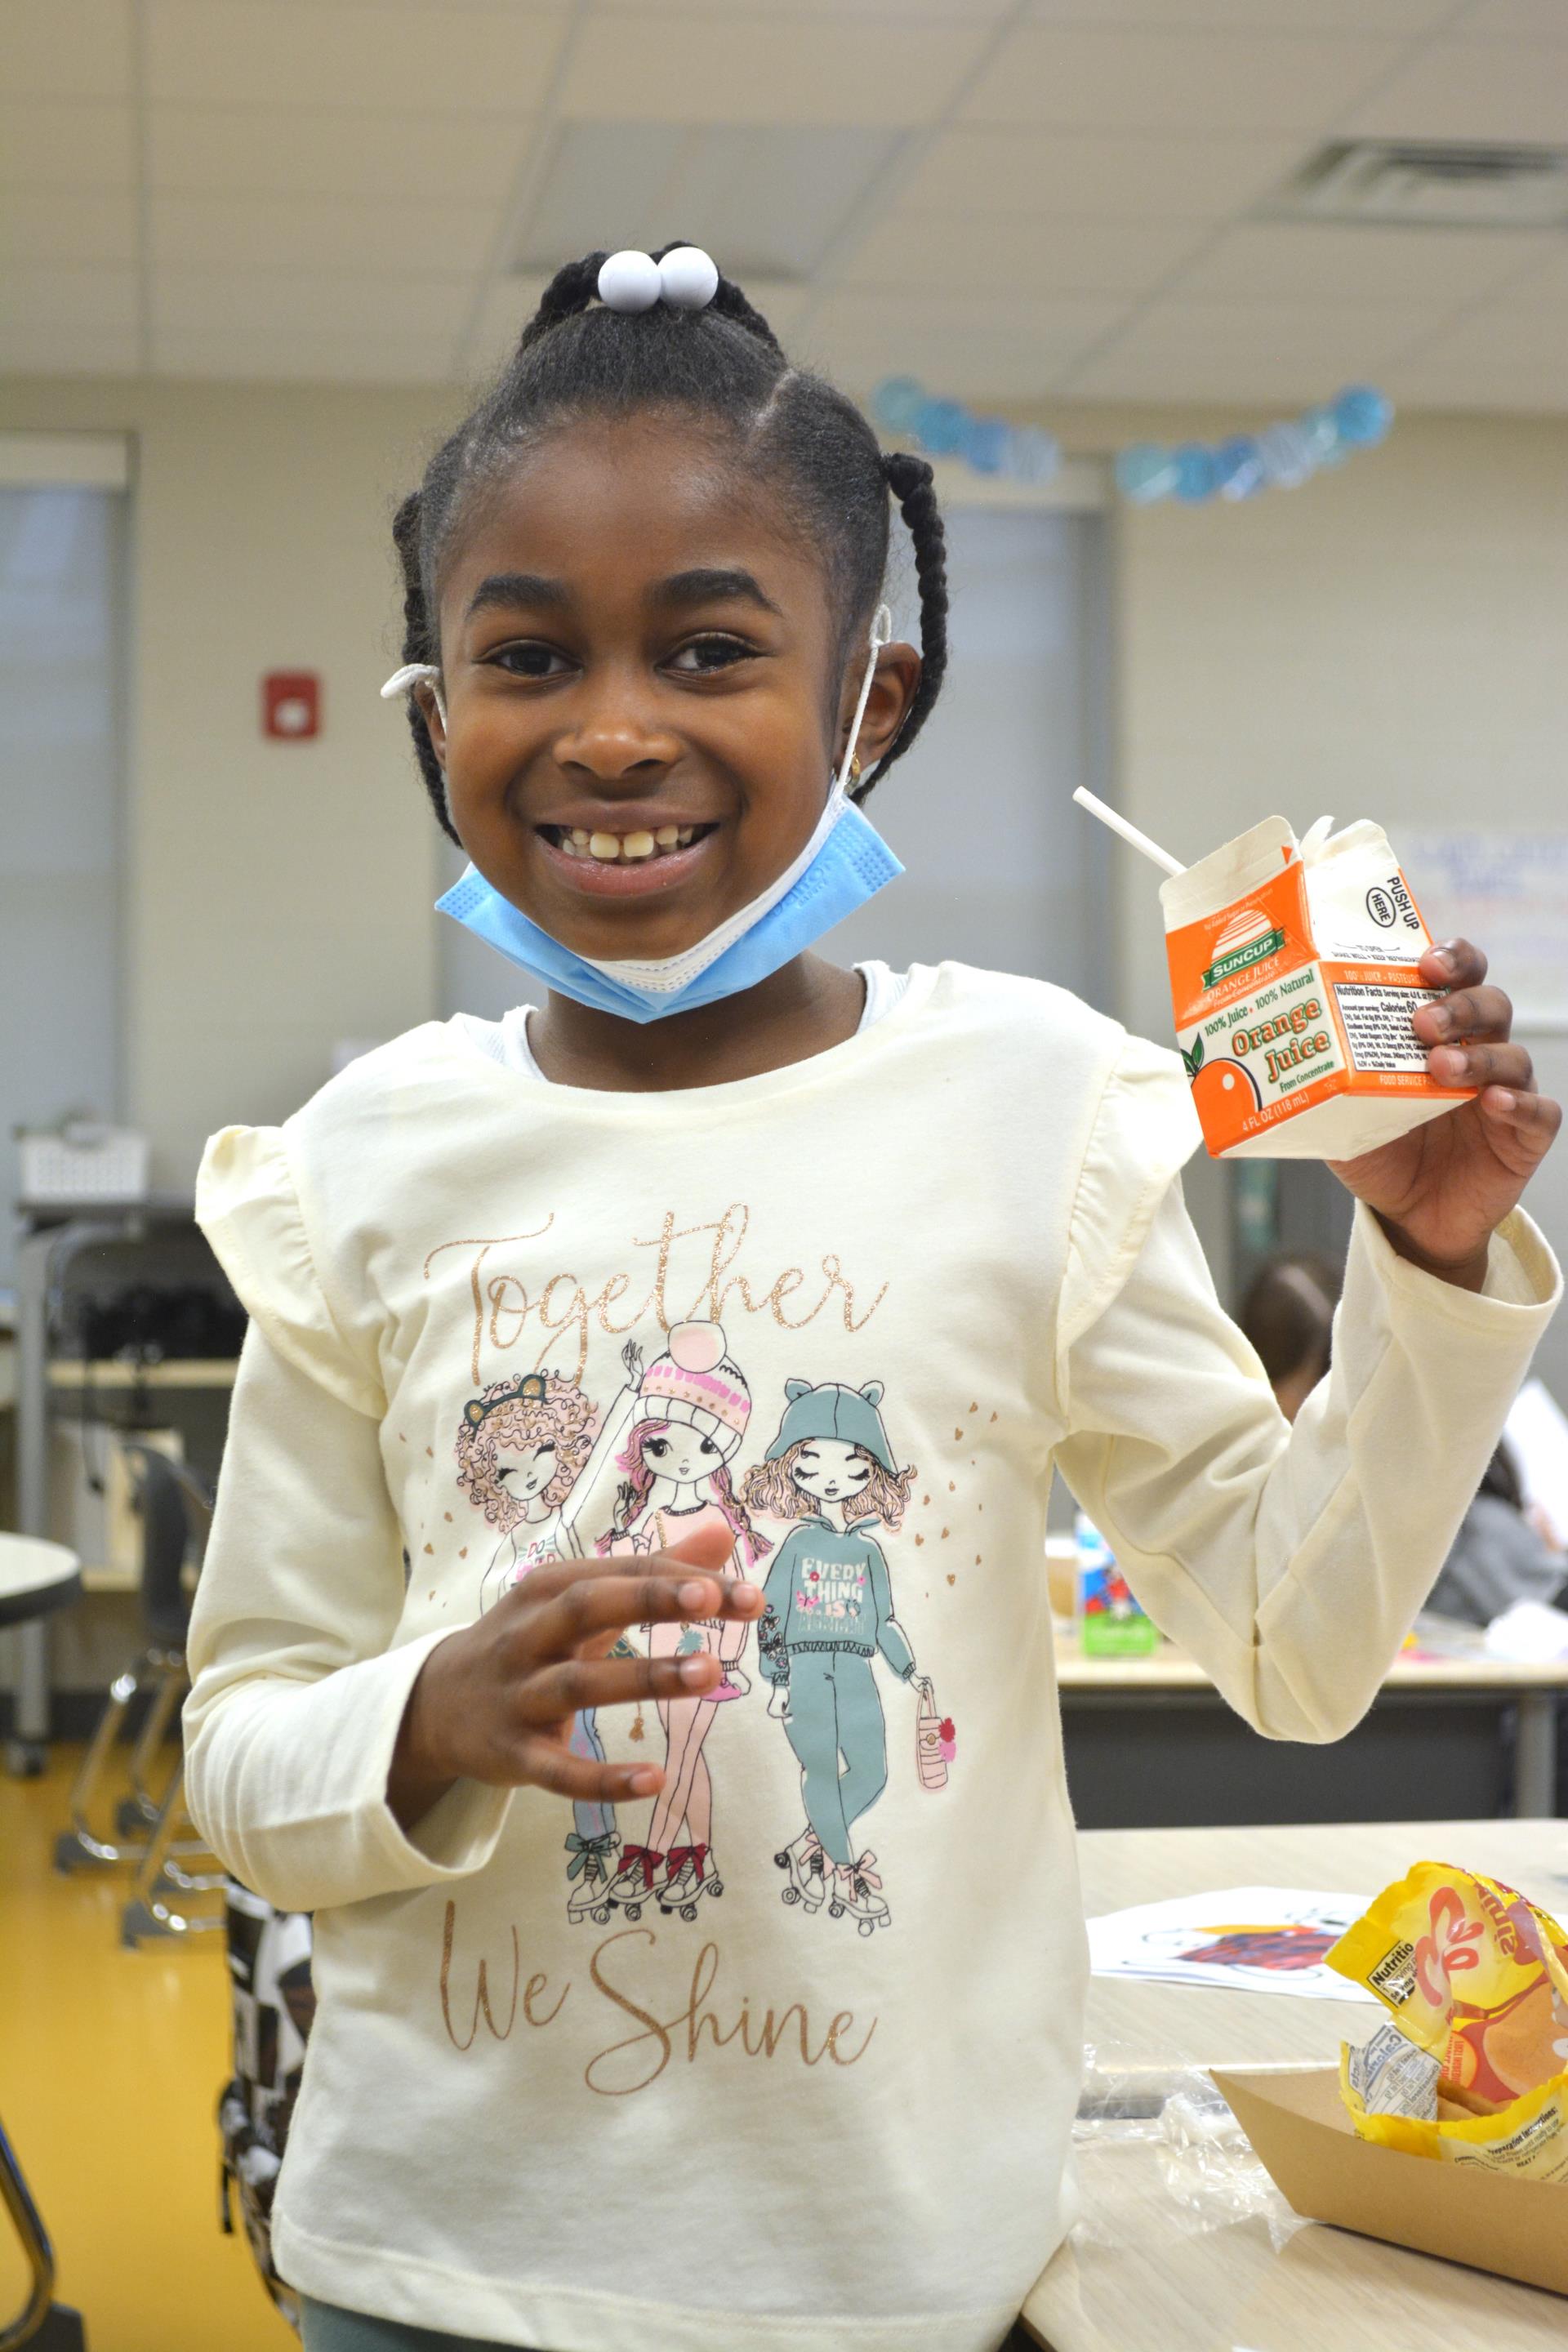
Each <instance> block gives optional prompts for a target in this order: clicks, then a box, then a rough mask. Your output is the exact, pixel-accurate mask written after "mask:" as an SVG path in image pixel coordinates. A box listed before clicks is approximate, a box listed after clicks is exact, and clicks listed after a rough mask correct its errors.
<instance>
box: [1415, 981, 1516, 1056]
mask: <svg viewBox="0 0 1568 2352" xmlns="http://www.w3.org/2000/svg"><path fill="white" fill-rule="evenodd" d="M1412 1026H1413V1027H1414V1029H1415V1034H1416V1035H1417V1036H1418V1037H1419V1038H1420V1040H1421V1042H1422V1044H1423V1045H1447V1044H1450V1043H1451V1042H1453V1041H1454V1040H1455V1039H1457V1038H1460V1037H1496V1038H1505V1037H1507V1036H1508V1034H1509V1033H1510V1030H1511V1029H1512V1027H1513V1000H1512V999H1511V997H1510V996H1509V995H1508V994H1507V993H1506V992H1505V991H1504V990H1502V989H1500V988H1479V987H1478V988H1457V989H1455V990H1454V991H1453V992H1451V993H1450V994H1449V995H1447V996H1445V997H1442V998H1440V999H1439V1001H1438V1002H1437V1003H1436V1004H1419V1005H1417V1006H1416V1008H1415V1013H1414V1014H1413V1016H1412Z"/></svg>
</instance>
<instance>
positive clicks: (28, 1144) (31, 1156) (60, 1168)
mask: <svg viewBox="0 0 1568 2352" xmlns="http://www.w3.org/2000/svg"><path fill="white" fill-rule="evenodd" d="M16 1140H17V1144H18V1146H19V1147H20V1150H21V1158H22V1168H21V1194H22V1198H23V1200H24V1201H142V1200H145V1198H146V1196H147V1168H148V1159H149V1151H148V1142H147V1138H146V1137H145V1136H144V1135H138V1134H137V1132H136V1130H135V1129H134V1128H129V1127H101V1126H98V1125H95V1124H94V1123H93V1122H92V1121H90V1120H88V1119H70V1120H68V1121H67V1123H66V1124H65V1126H64V1127H61V1128H58V1129H50V1130H49V1131H47V1133H28V1132H26V1130H22V1131H20V1132H19V1133H18V1135H17V1138H16Z"/></svg>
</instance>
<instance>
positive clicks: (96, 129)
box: [0, 98, 136, 188]
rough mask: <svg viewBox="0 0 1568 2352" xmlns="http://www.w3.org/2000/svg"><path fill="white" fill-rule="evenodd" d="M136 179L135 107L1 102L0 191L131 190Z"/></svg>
mask: <svg viewBox="0 0 1568 2352" xmlns="http://www.w3.org/2000/svg"><path fill="white" fill-rule="evenodd" d="M135 177H136V138H135V121H134V117H133V116H132V110H131V108H130V106H129V105H127V104H122V103H118V102H116V101H115V100H110V99H87V100H81V101H80V102H77V101H76V100H70V99H50V98H29V99H20V100H6V101H5V102H0V186H5V187H33V188H128V187H130V186H131V185H132V182H133V181H134V179H135Z"/></svg>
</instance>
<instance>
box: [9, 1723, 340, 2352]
mask: <svg viewBox="0 0 1568 2352" xmlns="http://www.w3.org/2000/svg"><path fill="white" fill-rule="evenodd" d="M76 1761H77V1758H76V1755H75V1753H74V1752H73V1751H69V1750H66V1749H63V1748H57V1749H56V1750H55V1752H54V1761H53V1766H52V1769H51V1770H50V1772H49V1774H48V1776H47V1778H46V1779H44V1780H26V1781H21V1780H10V1779H9V1778H7V1777H6V1776H5V1773H4V1769H3V1768H0V2118H3V2119H4V2122H5V2128H6V2131H7V2133H8V2134H9V2136H10V2138H11V2142H12V2145H13V2147H15V2148H16V2153H17V2156H18V2157H19V2158H20V2159H21V2163H22V2167H23V2169H24V2171H25V2172H26V2175H27V2178H28V2180H29V2183H30V2185H31V2187H32V2189H33V2193H34V2196H35V2197H36V2199H37V2203H38V2206H39V2209H40V2210H41V2211H42V2214H43V2217H44V2221H45V2223H46V2225H47V2229H48V2231H49V2234H50V2236H51V2237H52V2238H53V2240H54V2245H55V2253H56V2258H57V2261H58V2266H59V2279H58V2286H57V2289H56V2293H57V2294H58V2298H59V2300H60V2301H61V2302H62V2303H67V2304H70V2305H74V2306H75V2307H76V2309H78V2310H79V2312H81V2314H82V2315H83V2317H84V2319H85V2320H86V2323H87V2339H88V2347H89V2352H289V2347H291V2346H293V2347H297V2341H298V2339H297V2338H296V2337H295V2336H294V2334H293V2331H292V2330H291V2329H290V2328H289V2327H288V2326H285V2325H284V2323H283V2321H282V2320H281V2319H279V2316H278V2315H277V2313H276V2312H274V2311H273V2309H272V2308H271V2306H270V2305H269V2304H268V2300H267V2297H266V2294H265V2293H264V2292H263V2289H262V2286H261V2284H260V2281H259V2280H258V2277H257V2275H256V2272H255V2269H254V2267H253V2265H252V2263H251V2258H250V2253H249V2251H248V2249H247V2245H246V2243H245V2241H244V2239H243V2237H239V2236H236V2237H232V2238H226V2237H224V2236H223V2235H221V2233H220V2231H219V2229H218V2221H217V2145H218V2144H217V2137H216V2122H215V2112H216V2105H217V2095H218V2092H219V2090H220V2088H221V2087H222V2084H223V2083H224V2082H225V2081H226V2077H227V2071H228V2047H229V2029H228V1983H227V1976H226V1968H225V1962H224V1953H223V1937H221V1935H219V1936H203V1937H197V1938H196V1939H195V1941H194V1942H193V1943H191V1944H188V1945H181V1946H174V1945H169V1944H163V1943H159V1944H156V1945H144V1946H143V1947H142V1948H141V1949H140V1950H139V1951H134V1952H131V1951H125V1950H123V1949H122V1948H121V1944H120V1940H119V1912H120V1905H121V1901H122V1899H123V1895H124V1874H123V1873H120V1872H114V1873H110V1874H105V1875H103V1876H101V1877H99V1876H91V1877H89V1876H85V1875H79V1876H76V1877H72V1878H61V1877H59V1876H58V1875H57V1874H56V1873H55V1871H54V1870H53V1868H52V1866H51V1856H52V1852H53V1847H54V1841H55V1835H56V1832H58V1830H59V1829H60V1828H62V1827H63V1826H64V1823H65V1820H66V1791H67V1789H68V1785H69V1780H70V1775H71V1773H72V1772H73V1771H74V1769H75V1767H76ZM23 2284H24V2272H23V2268H22V2264H21V2263H20V2261H19V2258H18V2256H17V2252H16V2246H15V2243H14V2242H13V2240H12V2238H11V2233H10V2231H9V2228H8V2226H7V2224H6V2222H5V2213H4V2208H0V2327H3V2326H4V2325H5V2321H6V2320H7V2319H9V2318H10V2317H11V2316H12V2315H13V2314H14V2312H15V2310H16V2306H17V2305H19V2303H20V2302H21V2299H22V2294H23Z"/></svg>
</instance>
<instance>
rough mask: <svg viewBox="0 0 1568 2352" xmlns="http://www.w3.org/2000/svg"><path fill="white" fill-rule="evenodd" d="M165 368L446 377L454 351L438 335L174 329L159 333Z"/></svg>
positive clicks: (271, 375) (303, 376)
mask: <svg viewBox="0 0 1568 2352" xmlns="http://www.w3.org/2000/svg"><path fill="white" fill-rule="evenodd" d="M153 369H154V371H155V373H158V374H159V375H172V376H203V377H208V378H217V379H219V380H221V381H224V382H228V383H236V382H237V383H446V382H447V381H448V380H449V378H450V376H451V373H452V365H451V352H450V348H449V346H448V345H447V344H446V343H444V342H442V341H439V340H437V339H430V340H426V339H425V338H423V337H420V336H410V335H403V336H385V335H363V336H359V335H311V334H300V335H290V336H289V337H288V338H286V339H280V338H278V337H274V336H268V335H264V336H258V335H254V334H239V335H237V334H227V333H225V334H209V333H204V332H201V331H189V332H187V331H174V330H169V331H164V332H163V333H161V334H160V335H159V336H158V337H157V338H156V340H155V341H154V344H153Z"/></svg>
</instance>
